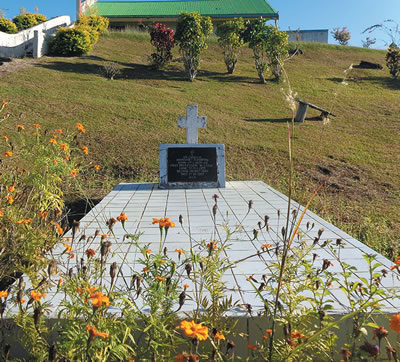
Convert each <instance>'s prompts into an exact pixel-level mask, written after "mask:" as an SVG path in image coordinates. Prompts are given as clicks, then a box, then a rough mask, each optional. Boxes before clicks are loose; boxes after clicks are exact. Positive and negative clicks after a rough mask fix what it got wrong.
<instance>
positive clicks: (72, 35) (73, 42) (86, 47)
mask: <svg viewBox="0 0 400 362" xmlns="http://www.w3.org/2000/svg"><path fill="white" fill-rule="evenodd" d="M92 45H93V43H92V42H91V34H90V32H89V31H87V30H86V29H85V28H82V27H79V26H77V27H75V28H59V29H58V31H57V33H56V35H55V36H54V38H53V39H52V40H51V42H50V47H49V53H50V54H51V55H59V56H66V57H72V56H80V55H83V54H86V53H89V52H90V51H91V50H92Z"/></svg>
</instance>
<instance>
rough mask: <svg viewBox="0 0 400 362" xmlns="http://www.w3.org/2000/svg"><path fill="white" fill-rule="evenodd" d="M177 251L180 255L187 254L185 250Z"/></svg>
mask: <svg viewBox="0 0 400 362" xmlns="http://www.w3.org/2000/svg"><path fill="white" fill-rule="evenodd" d="M175 251H176V252H177V253H178V254H179V255H181V254H185V250H183V249H175Z"/></svg>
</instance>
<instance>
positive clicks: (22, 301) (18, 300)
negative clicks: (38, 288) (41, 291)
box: [17, 298, 26, 304]
mask: <svg viewBox="0 0 400 362" xmlns="http://www.w3.org/2000/svg"><path fill="white" fill-rule="evenodd" d="M25 302H26V300H25V299H24V298H21V299H17V303H19V304H22V303H25Z"/></svg>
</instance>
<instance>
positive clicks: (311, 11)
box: [0, 0, 400, 48]
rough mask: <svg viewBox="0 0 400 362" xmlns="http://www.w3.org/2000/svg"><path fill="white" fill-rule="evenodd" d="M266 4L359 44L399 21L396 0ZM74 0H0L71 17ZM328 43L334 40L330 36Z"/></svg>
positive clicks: (294, 21)
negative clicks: (344, 31)
mask: <svg viewBox="0 0 400 362" xmlns="http://www.w3.org/2000/svg"><path fill="white" fill-rule="evenodd" d="M268 2H269V4H270V5H271V6H272V7H273V8H274V9H275V10H277V11H278V12H279V15H280V20H279V26H280V28H281V29H282V30H286V29H288V28H289V27H290V28H291V29H292V30H295V29H297V28H300V29H303V30H311V29H329V30H332V29H333V28H336V27H340V28H342V27H344V26H347V28H348V30H349V31H350V34H351V39H350V42H349V44H350V45H354V46H361V45H362V43H361V40H362V39H365V37H366V35H365V34H363V35H362V34H361V32H362V31H363V30H364V29H365V28H367V27H368V26H370V25H373V24H377V23H380V22H382V21H383V20H386V19H393V20H395V21H396V22H397V23H398V24H400V0H381V1H377V0H335V1H324V0H322V1H321V0H319V1H318V0H286V1H285V0H269V1H268ZM75 3H76V1H75V0H61V1H57V0H11V1H5V0H2V1H1V2H0V9H1V8H2V9H3V10H4V12H5V16H6V17H7V18H12V17H14V16H15V15H18V14H19V9H20V8H21V7H23V8H25V9H26V10H27V11H30V12H33V11H34V9H35V7H38V9H39V12H40V13H42V14H44V15H46V16H47V17H54V16H57V15H70V16H71V18H72V19H75ZM369 36H370V37H376V38H377V43H376V45H375V46H374V47H377V48H384V46H385V45H384V42H383V40H388V37H387V36H385V35H384V34H383V33H379V32H376V33H374V34H369ZM329 42H330V43H335V41H334V40H333V39H332V37H331V36H330V38H329Z"/></svg>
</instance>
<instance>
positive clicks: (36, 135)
mask: <svg viewBox="0 0 400 362" xmlns="http://www.w3.org/2000/svg"><path fill="white" fill-rule="evenodd" d="M33 135H34V136H35V137H40V136H41V134H40V133H38V132H33Z"/></svg>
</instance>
